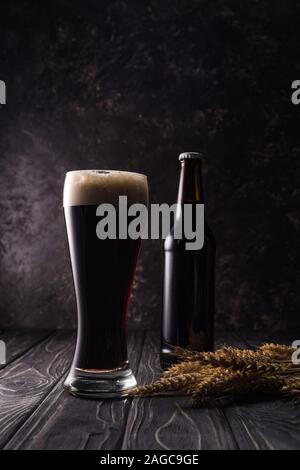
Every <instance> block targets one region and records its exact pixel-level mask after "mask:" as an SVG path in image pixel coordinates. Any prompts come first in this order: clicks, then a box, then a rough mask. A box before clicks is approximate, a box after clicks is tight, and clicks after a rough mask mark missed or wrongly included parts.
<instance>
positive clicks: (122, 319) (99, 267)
mask: <svg viewBox="0 0 300 470" xmlns="http://www.w3.org/2000/svg"><path fill="white" fill-rule="evenodd" d="M119 196H127V203H128V206H129V205H130V204H134V203H140V204H145V205H146V204H147V202H148V185H147V178H146V176H144V175H141V174H139V173H131V172H124V171H106V170H79V171H70V172H68V173H67V174H66V179H65V185H64V213H65V220H66V227H67V234H68V241H69V250H70V257H71V264H72V271H73V279H74V286H75V294H76V301H77V313H78V331H77V343H76V350H75V354H74V359H73V363H72V366H71V370H70V372H69V375H68V377H67V379H66V381H65V384H64V385H65V388H66V389H67V390H68V391H69V392H70V393H71V394H73V395H75V396H83V397H99V398H102V397H114V396H123V395H126V392H127V391H128V390H129V389H130V388H132V387H134V386H135V385H136V381H135V378H134V375H133V373H132V371H131V369H130V365H129V363H128V356H127V344H126V322H127V308H128V302H129V298H130V292H131V287H132V283H133V279H134V273H135V268H136V262H137V257H138V253H139V248H140V244H141V239H140V238H139V239H137V240H133V239H130V238H128V237H127V238H126V239H124V238H122V239H120V238H118V231H117V236H116V238H115V239H113V238H107V239H105V240H104V239H99V238H98V236H97V233H96V227H97V224H98V222H99V216H97V214H96V211H97V208H98V206H99V205H100V204H103V203H106V204H107V203H108V204H112V205H114V207H116V209H117V208H118V203H119ZM117 215H118V214H117ZM116 220H118V216H117V217H116Z"/></svg>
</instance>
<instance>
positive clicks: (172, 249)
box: [160, 152, 215, 367]
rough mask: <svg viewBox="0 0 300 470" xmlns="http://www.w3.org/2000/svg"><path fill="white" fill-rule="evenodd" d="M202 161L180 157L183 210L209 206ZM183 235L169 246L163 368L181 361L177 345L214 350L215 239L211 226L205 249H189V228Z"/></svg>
mask: <svg viewBox="0 0 300 470" xmlns="http://www.w3.org/2000/svg"><path fill="white" fill-rule="evenodd" d="M201 160H202V154H200V153H196V152H186V153H182V154H180V156H179V161H180V162H181V173H180V182H179V190H178V200H177V203H178V205H179V207H180V208H181V210H182V211H183V206H184V204H185V203H189V204H191V206H192V207H195V206H196V204H204V196H203V185H202V174H201ZM182 213H184V212H182ZM193 215H194V212H193ZM193 218H194V217H193ZM202 223H203V221H202ZM182 232H183V236H182V238H181V239H176V238H175V237H174V227H173V229H172V230H171V233H170V234H169V235H168V237H167V238H166V240H165V242H164V281H163V314H162V341H161V355H160V357H161V365H162V367H168V366H169V365H171V364H172V363H174V362H176V356H174V355H173V354H170V352H171V350H172V349H173V348H172V347H174V346H180V347H184V348H190V349H193V350H197V351H212V350H213V343H214V334H213V333H214V274H215V273H214V271H215V240H214V236H213V234H212V232H211V230H210V229H209V227H208V225H207V224H206V222H205V223H204V244H203V246H202V248H201V249H199V250H190V249H189V250H188V249H186V241H187V240H186V239H185V238H184V230H182Z"/></svg>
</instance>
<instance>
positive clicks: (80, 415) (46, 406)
mask: <svg viewBox="0 0 300 470" xmlns="http://www.w3.org/2000/svg"><path fill="white" fill-rule="evenodd" d="M143 340H144V333H143V332H131V333H129V337H128V343H129V344H128V347H129V360H130V363H131V367H132V369H133V370H134V371H136V370H137V368H138V364H139V361H140V357H141V351H142V345H143ZM63 380H64V377H63V378H62V379H61V380H60V381H59V382H58V384H57V385H56V387H55V388H54V389H52V391H51V392H50V394H49V395H48V396H47V398H46V399H45V400H44V401H43V402H42V403H41V405H40V406H39V407H38V408H37V409H36V410H35V411H34V413H33V414H32V416H31V417H30V418H29V419H28V420H27V421H26V422H25V423H24V425H23V426H22V427H21V428H20V429H19V430H18V432H16V434H15V435H14V436H13V438H12V439H11V440H10V441H9V442H8V443H7V445H6V446H5V448H6V449H106V450H111V449H118V448H120V446H121V443H122V440H123V434H124V429H125V424H126V420H127V415H128V410H129V406H130V399H120V400H104V401H97V400H87V399H80V398H75V397H72V396H71V395H69V394H68V393H67V392H65V391H64V390H63V387H62V385H63Z"/></svg>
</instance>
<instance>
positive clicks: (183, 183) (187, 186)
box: [177, 159, 204, 204]
mask: <svg viewBox="0 0 300 470" xmlns="http://www.w3.org/2000/svg"><path fill="white" fill-rule="evenodd" d="M192 202H197V203H199V204H204V196H203V185H202V171H201V160H198V159H197V160H196V159H195V160H193V159H190V160H183V161H182V162H181V172H180V181H179V190H178V198H177V203H178V204H184V203H192Z"/></svg>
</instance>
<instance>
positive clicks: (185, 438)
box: [123, 332, 236, 450]
mask: <svg viewBox="0 0 300 470" xmlns="http://www.w3.org/2000/svg"><path fill="white" fill-rule="evenodd" d="M158 350H159V334H158V333H157V332H150V333H148V334H147V337H146V341H145V345H144V349H143V355H142V360H141V366H140V369H139V373H138V383H139V384H143V383H149V382H151V381H153V380H154V379H155V378H157V377H158V376H159V375H160V374H161V369H160V366H159V356H158ZM224 448H226V449H235V448H236V442H235V439H234V436H233V434H232V432H231V430H230V428H229V426H228V423H227V420H226V418H225V416H224V414H223V412H222V410H220V409H196V408H192V407H191V406H190V401H189V399H186V398H184V397H153V398H135V399H134V400H133V403H132V406H131V409H130V413H129V417H128V422H127V426H126V432H125V436H124V442H123V449H144V450H145V449H164V450H168V449H170V450H171V449H181V450H186V449H224Z"/></svg>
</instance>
